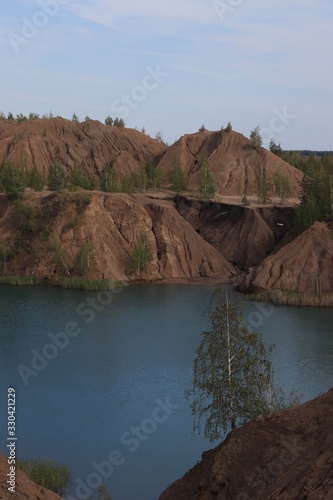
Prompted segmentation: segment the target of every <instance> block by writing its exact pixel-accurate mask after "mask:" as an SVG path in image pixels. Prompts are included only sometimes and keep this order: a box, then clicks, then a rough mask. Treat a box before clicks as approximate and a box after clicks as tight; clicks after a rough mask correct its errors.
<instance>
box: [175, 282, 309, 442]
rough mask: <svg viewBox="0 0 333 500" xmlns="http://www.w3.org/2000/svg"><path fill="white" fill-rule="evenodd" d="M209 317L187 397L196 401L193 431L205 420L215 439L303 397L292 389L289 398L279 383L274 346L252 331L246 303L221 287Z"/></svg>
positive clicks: (206, 427) (193, 410) (211, 439)
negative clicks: (247, 319)
mask: <svg viewBox="0 0 333 500" xmlns="http://www.w3.org/2000/svg"><path fill="white" fill-rule="evenodd" d="M208 316H209V320H210V324H209V328H208V329H207V331H204V332H202V340H201V343H200V345H199V348H198V350H197V357H196V359H195V361H194V373H193V387H192V389H190V390H188V391H186V392H185V395H186V397H187V399H190V400H191V403H190V406H191V410H192V415H193V416H194V425H193V431H194V433H195V432H198V433H200V428H201V422H202V420H205V437H206V438H208V439H209V440H210V441H211V442H213V441H215V440H216V439H219V438H220V437H221V436H222V435H223V434H225V433H226V432H227V431H228V430H229V429H230V428H231V429H235V428H236V426H238V425H242V424H244V423H246V422H247V421H249V420H251V419H253V418H255V417H257V416H259V415H267V414H269V413H273V412H275V411H278V410H280V409H283V408H285V407H286V406H290V405H293V404H298V403H299V401H300V399H299V396H297V394H296V393H295V392H294V391H292V393H291V394H290V397H289V400H288V401H287V400H286V397H285V394H284V392H283V390H282V389H281V388H280V387H275V386H274V371H273V366H272V362H271V361H270V359H269V356H270V354H271V353H272V351H273V350H274V348H275V347H274V346H273V345H272V346H269V347H266V346H265V344H264V342H263V340H262V335H261V334H260V333H257V332H254V331H250V330H249V328H248V326H247V325H246V323H245V322H244V316H243V305H242V303H241V302H239V301H237V300H235V301H230V300H229V297H228V294H227V293H225V292H224V291H223V290H222V288H221V287H220V286H217V287H216V289H215V291H214V293H213V295H212V298H211V302H210V305H209V308H208Z"/></svg>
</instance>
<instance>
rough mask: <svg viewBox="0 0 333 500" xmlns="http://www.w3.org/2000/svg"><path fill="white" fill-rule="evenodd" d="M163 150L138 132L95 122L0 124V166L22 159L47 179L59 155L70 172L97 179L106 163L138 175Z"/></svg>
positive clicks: (162, 146)
mask: <svg viewBox="0 0 333 500" xmlns="http://www.w3.org/2000/svg"><path fill="white" fill-rule="evenodd" d="M165 150H166V146H165V145H164V144H162V143H160V142H158V141H156V140H154V139H151V138H150V137H148V136H147V135H145V134H142V133H141V132H138V131H137V130H133V129H128V128H124V127H111V126H107V125H103V124H102V123H100V122H98V121H94V120H88V121H87V122H82V123H75V122H72V121H70V120H66V119H64V118H60V117H57V118H52V119H49V120H47V119H44V120H43V119H40V120H32V121H30V120H29V121H23V122H20V123H17V122H16V121H10V120H0V162H1V161H2V159H3V158H4V157H5V156H6V158H7V159H8V160H12V161H13V162H15V163H16V164H20V163H22V161H23V160H24V158H25V159H26V162H27V168H28V169H31V168H32V166H33V164H35V165H36V166H37V168H38V169H39V170H40V172H42V174H43V177H44V179H45V180H46V179H47V173H48V168H49V165H50V164H51V162H52V159H53V158H54V157H55V156H56V154H58V156H59V158H60V160H61V163H62V164H63V165H64V166H65V167H66V170H67V172H70V171H71V170H72V169H73V167H74V166H75V165H79V166H81V167H82V169H83V171H84V172H85V173H86V174H87V175H90V176H92V177H98V175H99V173H100V172H101V171H102V169H103V167H104V166H105V164H106V163H110V162H112V161H113V160H116V163H115V169H116V171H118V172H121V173H122V174H124V175H130V174H132V173H133V172H139V170H140V166H141V164H146V163H148V162H150V161H152V160H153V159H154V158H155V157H156V156H158V155H160V154H162V153H163V152H164V151H165Z"/></svg>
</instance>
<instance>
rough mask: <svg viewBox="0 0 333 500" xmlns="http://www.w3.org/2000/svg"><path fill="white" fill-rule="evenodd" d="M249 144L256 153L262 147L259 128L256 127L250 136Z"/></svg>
mask: <svg viewBox="0 0 333 500" xmlns="http://www.w3.org/2000/svg"><path fill="white" fill-rule="evenodd" d="M250 140H251V144H252V146H253V147H254V149H255V150H256V151H258V150H259V149H260V148H261V146H262V137H261V134H260V126H259V125H258V126H257V127H256V128H255V129H254V130H252V132H251V134H250Z"/></svg>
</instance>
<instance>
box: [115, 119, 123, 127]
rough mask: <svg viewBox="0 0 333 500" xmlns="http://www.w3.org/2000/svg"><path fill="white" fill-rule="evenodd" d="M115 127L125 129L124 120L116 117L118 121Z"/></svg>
mask: <svg viewBox="0 0 333 500" xmlns="http://www.w3.org/2000/svg"><path fill="white" fill-rule="evenodd" d="M113 126H114V127H125V122H124V120H123V119H122V118H118V117H116V119H115V120H114V122H113Z"/></svg>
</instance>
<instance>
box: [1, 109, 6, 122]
mask: <svg viewBox="0 0 333 500" xmlns="http://www.w3.org/2000/svg"><path fill="white" fill-rule="evenodd" d="M0 120H6V115H5V113H4V112H3V111H0Z"/></svg>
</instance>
